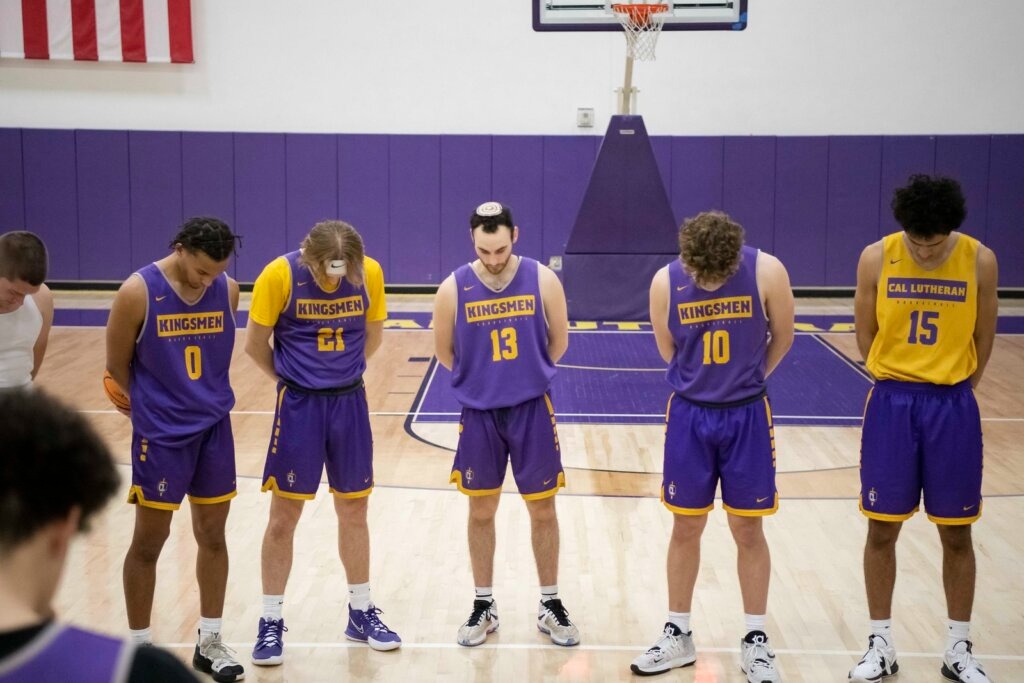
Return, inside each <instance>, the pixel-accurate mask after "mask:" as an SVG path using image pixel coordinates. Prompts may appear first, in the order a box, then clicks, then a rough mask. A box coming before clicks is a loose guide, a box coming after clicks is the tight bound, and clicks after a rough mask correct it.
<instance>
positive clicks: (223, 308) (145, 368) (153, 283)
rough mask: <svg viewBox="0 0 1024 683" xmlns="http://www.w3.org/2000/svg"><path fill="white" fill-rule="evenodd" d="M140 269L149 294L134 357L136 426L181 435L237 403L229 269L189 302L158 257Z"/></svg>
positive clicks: (170, 437) (155, 436)
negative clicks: (232, 380) (232, 370)
mask: <svg viewBox="0 0 1024 683" xmlns="http://www.w3.org/2000/svg"><path fill="white" fill-rule="evenodd" d="M136 274H137V275H138V276H139V277H141V278H142V280H143V282H145V283H146V290H147V294H146V320H145V322H144V323H143V326H142V331H141V332H140V333H139V338H138V339H137V340H136V342H135V357H134V358H133V359H132V363H131V390H130V393H131V401H132V427H133V428H134V429H135V431H136V432H137V433H139V434H140V435H142V436H143V437H145V438H146V439H149V440H150V441H155V442H159V443H167V444H176V443H181V442H184V441H187V440H189V439H190V438H192V437H194V436H195V435H196V434H198V433H199V432H202V431H204V430H206V429H207V428H208V427H210V426H212V425H214V424H216V423H218V422H220V420H221V419H222V418H223V417H224V416H225V415H227V414H228V413H229V412H230V411H231V408H232V407H233V406H234V405H235V394H234V392H233V391H231V384H230V382H229V381H228V368H229V366H230V365H231V350H232V349H233V348H234V345H235V317H234V314H233V313H232V312H231V299H230V296H229V291H228V280H227V276H226V275H223V274H222V275H220V277H218V278H216V279H215V280H214V281H213V284H211V285H210V286H209V287H208V288H207V289H206V291H205V292H203V295H202V296H201V297H200V298H199V301H197V302H195V303H194V304H189V303H186V302H185V301H184V300H183V299H182V298H181V297H180V296H179V295H178V293H177V292H176V291H174V288H173V287H172V286H171V283H170V282H168V281H167V278H166V277H165V276H164V274H163V272H162V271H161V270H160V268H159V267H158V266H157V265H156V264H155V263H151V264H149V265H148V266H146V267H145V268H142V269H141V270H139V271H138V273H136Z"/></svg>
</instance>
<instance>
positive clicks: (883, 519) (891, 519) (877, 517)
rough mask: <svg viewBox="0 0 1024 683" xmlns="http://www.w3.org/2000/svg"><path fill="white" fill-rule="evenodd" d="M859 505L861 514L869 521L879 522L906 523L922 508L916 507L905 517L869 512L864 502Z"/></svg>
mask: <svg viewBox="0 0 1024 683" xmlns="http://www.w3.org/2000/svg"><path fill="white" fill-rule="evenodd" d="M858 505H859V507H860V511H861V513H862V514H863V515H864V516H865V517H867V518H868V519H874V520H876V521H879V522H905V521H907V520H908V519H910V518H911V517H913V516H914V514H915V513H916V512H917V511H918V510H919V509H920V508H921V506H919V505H916V506H914V509H913V510H911V511H910V512H908V513H906V514H905V515H886V514H883V513H881V512H871V511H869V510H865V509H864V503H863V502H861V503H858Z"/></svg>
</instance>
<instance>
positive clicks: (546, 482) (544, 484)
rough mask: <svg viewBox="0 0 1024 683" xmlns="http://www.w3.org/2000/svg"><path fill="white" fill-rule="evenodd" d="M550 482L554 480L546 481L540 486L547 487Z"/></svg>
mask: <svg viewBox="0 0 1024 683" xmlns="http://www.w3.org/2000/svg"><path fill="white" fill-rule="evenodd" d="M552 481H554V480H553V479H546V480H545V481H544V483H543V484H541V486H547V485H548V484H550V483H551V482H552Z"/></svg>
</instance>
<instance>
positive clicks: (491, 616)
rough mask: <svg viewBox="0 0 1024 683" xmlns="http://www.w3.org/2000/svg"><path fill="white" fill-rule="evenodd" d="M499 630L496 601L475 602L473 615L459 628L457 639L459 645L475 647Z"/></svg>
mask: <svg viewBox="0 0 1024 683" xmlns="http://www.w3.org/2000/svg"><path fill="white" fill-rule="evenodd" d="M497 630H498V603H497V602H495V601H494V600H474V601H473V613H472V614H470V615H469V619H467V620H466V623H465V624H463V625H462V626H460V627H459V636H458V638H457V639H456V642H458V644H459V645H465V646H466V647H473V646H474V645H479V644H481V643H482V642H484V641H485V640H487V636H488V634H491V633H494V632H495V631H497Z"/></svg>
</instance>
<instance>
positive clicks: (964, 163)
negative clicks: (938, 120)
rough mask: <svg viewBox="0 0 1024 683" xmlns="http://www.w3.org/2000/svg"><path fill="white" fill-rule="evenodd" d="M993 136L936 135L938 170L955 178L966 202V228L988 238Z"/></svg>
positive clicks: (936, 165)
mask: <svg viewBox="0 0 1024 683" xmlns="http://www.w3.org/2000/svg"><path fill="white" fill-rule="evenodd" d="M990 144H991V138H990V137H988V136H977V135H943V136H941V137H939V138H937V148H936V151H935V173H936V174H938V175H944V176H949V177H951V178H956V179H957V181H958V182H959V183H960V187H961V188H962V189H963V192H964V199H965V200H966V202H967V218H966V220H964V224H963V227H962V229H963V231H964V232H966V233H967V234H969V235H971V236H973V237H977V238H978V239H980V240H981V241H982V242H984V241H985V239H986V236H985V226H986V225H987V224H988V170H989V146H990Z"/></svg>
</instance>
